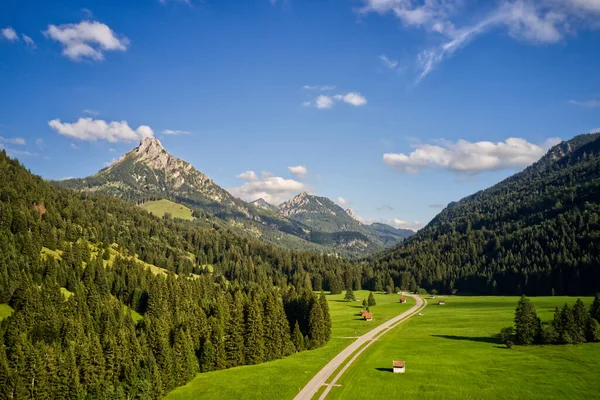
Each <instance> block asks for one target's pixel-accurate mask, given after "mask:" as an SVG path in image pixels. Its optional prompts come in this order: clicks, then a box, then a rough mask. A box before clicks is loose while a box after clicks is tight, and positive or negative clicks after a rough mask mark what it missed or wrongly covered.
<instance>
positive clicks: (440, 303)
mask: <svg viewBox="0 0 600 400" xmlns="http://www.w3.org/2000/svg"><path fill="white" fill-rule="evenodd" d="M438 304H439V305H440V306H443V305H444V304H446V302H445V301H444V300H440V301H438Z"/></svg>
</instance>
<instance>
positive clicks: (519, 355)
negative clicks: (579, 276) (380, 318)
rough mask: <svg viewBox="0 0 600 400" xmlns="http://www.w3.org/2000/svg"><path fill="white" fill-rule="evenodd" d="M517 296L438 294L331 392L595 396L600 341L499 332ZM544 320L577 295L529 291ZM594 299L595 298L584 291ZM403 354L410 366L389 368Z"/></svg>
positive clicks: (354, 395) (356, 395) (343, 395)
mask: <svg viewBox="0 0 600 400" xmlns="http://www.w3.org/2000/svg"><path fill="white" fill-rule="evenodd" d="M517 300H518V298H517V297H448V298H446V305H445V306H438V305H437V301H438V300H437V299H435V300H430V304H429V305H428V306H427V307H426V308H425V309H424V310H423V314H424V315H423V316H422V317H419V316H415V317H412V318H411V319H410V320H409V321H407V322H406V323H404V324H401V325H399V326H398V327H396V328H395V329H393V330H392V331H391V332H389V333H387V334H385V335H384V336H382V337H381V339H379V340H378V341H377V342H375V343H374V344H373V345H372V346H371V347H370V348H369V349H368V350H366V351H365V352H364V353H363V354H362V355H361V356H360V357H359V358H358V359H357V360H356V362H355V363H354V364H353V365H352V366H351V367H350V368H349V369H348V371H347V372H346V373H345V374H344V375H343V376H342V378H341V379H340V380H339V381H338V383H339V384H341V385H342V386H341V387H334V388H332V390H331V392H330V394H329V396H328V399H384V398H395V397H399V396H400V397H402V398H403V399H551V398H563V399H590V398H597V397H598V388H600V373H599V372H598V371H600V343H589V344H579V345H569V346H516V347H514V348H513V349H507V348H505V346H503V345H502V344H501V343H500V341H499V340H498V339H497V338H496V335H497V333H498V332H499V331H500V329H501V328H502V327H505V326H509V325H511V324H512V320H513V317H514V309H515V306H516V303H517ZM532 300H533V302H534V304H535V305H536V307H537V311H538V315H539V317H540V318H541V319H542V321H550V320H551V319H552V316H553V312H554V307H555V306H562V305H563V304H564V303H565V302H567V303H569V304H573V303H574V302H575V301H576V300H577V299H576V298H572V297H571V298H565V297H540V298H532ZM582 300H584V301H585V302H586V304H587V305H589V304H590V303H591V301H592V299H591V298H586V299H582ZM394 359H397V360H398V359H399V360H405V361H406V373H405V374H393V373H392V372H391V364H392V360H394Z"/></svg>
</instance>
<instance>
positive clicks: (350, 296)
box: [344, 289, 356, 301]
mask: <svg viewBox="0 0 600 400" xmlns="http://www.w3.org/2000/svg"><path fill="white" fill-rule="evenodd" d="M355 299H356V297H354V292H353V291H352V289H348V290H346V295H345V296H344V300H347V301H354V300H355Z"/></svg>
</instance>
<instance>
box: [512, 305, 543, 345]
mask: <svg viewBox="0 0 600 400" xmlns="http://www.w3.org/2000/svg"><path fill="white" fill-rule="evenodd" d="M540 326H541V323H540V320H539V318H538V317H537V313H536V312H535V306H534V305H533V303H532V302H531V300H529V299H528V298H527V297H525V295H523V296H521V299H520V300H519V302H518V303H517V308H516V310H515V339H516V341H517V343H519V344H533V343H534V341H535V340H536V338H537V337H538V335H539V333H540Z"/></svg>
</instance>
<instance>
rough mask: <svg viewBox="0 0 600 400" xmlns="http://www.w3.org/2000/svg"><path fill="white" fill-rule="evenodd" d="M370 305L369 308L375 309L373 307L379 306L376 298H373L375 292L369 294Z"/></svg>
mask: <svg viewBox="0 0 600 400" xmlns="http://www.w3.org/2000/svg"><path fill="white" fill-rule="evenodd" d="M368 304H369V307H373V306H375V305H377V302H376V301H375V296H373V292H370V293H369V300H368Z"/></svg>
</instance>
